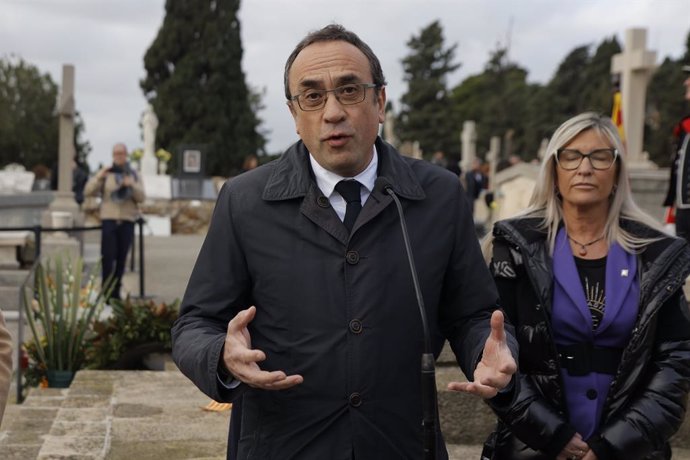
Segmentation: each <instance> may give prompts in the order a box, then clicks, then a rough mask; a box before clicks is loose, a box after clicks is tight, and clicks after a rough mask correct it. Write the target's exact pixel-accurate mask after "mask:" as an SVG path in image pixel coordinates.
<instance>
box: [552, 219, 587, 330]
mask: <svg viewBox="0 0 690 460" xmlns="http://www.w3.org/2000/svg"><path fill="white" fill-rule="evenodd" d="M553 276H554V282H555V283H558V285H559V286H560V288H561V290H562V292H564V293H565V296H564V298H563V299H562V300H566V299H567V300H569V301H570V303H571V304H572V309H573V310H575V311H577V313H578V315H572V319H573V320H576V321H577V322H578V327H577V329H578V330H581V331H583V332H584V331H585V330H586V331H589V332H588V334H587V335H588V336H591V331H592V316H591V314H590V312H589V308H588V307H587V300H586V299H585V291H584V289H583V288H582V283H581V282H580V275H579V273H578V271H577V267H576V266H575V259H574V258H573V252H572V251H571V250H570V244H568V238H567V236H566V233H565V228H564V227H562V228H561V229H560V230H559V231H558V235H556V245H555V247H554V250H553ZM554 308H556V306H555V305H554ZM561 311H562V312H563V313H565V312H566V311H567V310H561ZM568 316H570V315H568Z"/></svg>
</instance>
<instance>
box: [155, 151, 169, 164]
mask: <svg viewBox="0 0 690 460" xmlns="http://www.w3.org/2000/svg"><path fill="white" fill-rule="evenodd" d="M156 157H157V158H158V159H159V160H160V161H162V162H165V163H167V162H168V161H170V159H171V158H172V153H170V152H168V151H167V150H165V149H158V150H157V151H156Z"/></svg>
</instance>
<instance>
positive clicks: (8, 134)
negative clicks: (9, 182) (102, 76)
mask: <svg viewBox="0 0 690 460" xmlns="http://www.w3.org/2000/svg"><path fill="white" fill-rule="evenodd" d="M57 93H58V88H57V85H56V84H55V83H54V82H53V80H52V79H51V78H50V75H48V74H41V73H40V72H39V70H38V69H37V68H36V67H34V66H33V65H31V64H28V63H27V62H25V61H23V60H22V59H17V58H5V59H0V107H2V109H0V165H5V164H7V163H11V162H19V163H21V164H23V165H25V166H26V167H27V169H30V168H31V167H33V166H35V165H37V164H39V163H42V164H44V165H52V164H53V162H55V161H56V159H57V149H58V120H57V117H56V114H55V100H56V98H57Z"/></svg>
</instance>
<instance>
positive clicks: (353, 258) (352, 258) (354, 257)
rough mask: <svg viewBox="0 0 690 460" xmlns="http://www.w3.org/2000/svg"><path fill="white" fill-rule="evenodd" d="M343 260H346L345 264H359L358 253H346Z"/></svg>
mask: <svg viewBox="0 0 690 460" xmlns="http://www.w3.org/2000/svg"><path fill="white" fill-rule="evenodd" d="M345 260H347V263H348V264H350V265H356V264H357V263H358V262H359V253H358V252H357V251H347V254H345Z"/></svg>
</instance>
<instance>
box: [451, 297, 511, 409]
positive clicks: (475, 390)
mask: <svg viewBox="0 0 690 460" xmlns="http://www.w3.org/2000/svg"><path fill="white" fill-rule="evenodd" d="M516 370H517V365H516V364H515V360H514V359H513V355H512V353H511V352H510V348H508V343H507V342H506V331H505V328H504V327H503V313H502V312H500V311H498V310H496V311H495V312H494V313H493V314H492V315H491V334H489V338H487V339H486V343H485V344H484V352H483V353H482V360H481V361H480V362H479V364H477V368H476V369H475V370H474V382H451V383H449V384H448V389H449V390H455V391H464V392H466V393H472V394H474V395H477V396H481V397H482V398H493V397H494V396H496V394H497V393H498V392H499V391H500V390H502V389H503V388H505V387H506V386H507V385H508V383H510V379H511V378H512V376H513V374H514V373H515V371H516Z"/></svg>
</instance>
